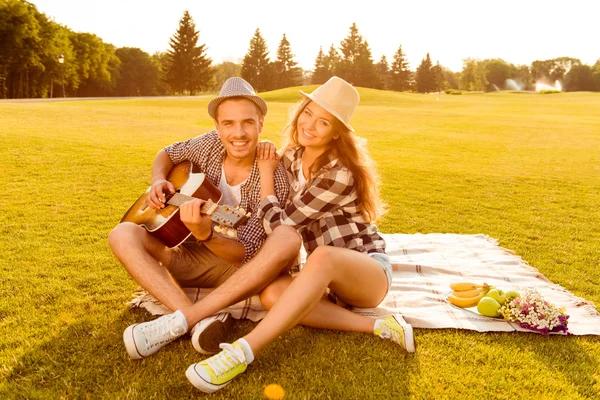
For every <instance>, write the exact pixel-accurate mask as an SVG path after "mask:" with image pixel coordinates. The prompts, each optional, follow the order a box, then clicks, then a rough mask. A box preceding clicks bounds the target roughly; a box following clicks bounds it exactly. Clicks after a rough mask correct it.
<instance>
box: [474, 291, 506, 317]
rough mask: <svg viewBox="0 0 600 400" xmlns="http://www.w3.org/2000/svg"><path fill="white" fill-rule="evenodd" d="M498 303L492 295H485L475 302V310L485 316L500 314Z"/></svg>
mask: <svg viewBox="0 0 600 400" xmlns="http://www.w3.org/2000/svg"><path fill="white" fill-rule="evenodd" d="M500 307H502V306H501V305H500V303H498V302H497V301H496V300H494V299H493V298H492V297H489V296H485V297H483V298H482V299H481V300H479V303H477V311H478V312H479V314H481V315H485V316H486V317H494V318H495V317H498V316H499V315H500Z"/></svg>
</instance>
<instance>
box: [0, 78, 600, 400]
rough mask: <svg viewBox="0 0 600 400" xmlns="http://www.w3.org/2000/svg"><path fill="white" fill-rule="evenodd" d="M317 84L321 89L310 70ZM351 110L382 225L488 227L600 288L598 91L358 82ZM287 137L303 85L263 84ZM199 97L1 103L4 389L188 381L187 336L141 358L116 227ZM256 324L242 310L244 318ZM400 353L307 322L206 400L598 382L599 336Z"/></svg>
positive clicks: (466, 342)
mask: <svg viewBox="0 0 600 400" xmlns="http://www.w3.org/2000/svg"><path fill="white" fill-rule="evenodd" d="M305 90H309V91H310V90H311V88H305ZM360 92H361V97H362V102H361V106H360V108H359V110H358V111H357V113H356V115H355V118H354V119H353V125H354V126H355V128H356V130H357V133H358V134H359V135H360V136H362V137H364V138H366V139H367V140H368V145H369V149H370V152H371V155H372V156H373V158H374V159H375V160H376V161H377V162H378V167H379V172H380V175H381V178H382V192H383V196H384V198H385V200H386V201H387V203H388V206H389V213H388V214H387V215H386V216H385V217H384V218H383V219H382V220H381V221H380V223H379V226H380V228H381V230H382V231H384V232H403V233H414V232H422V233H429V232H456V233H465V234H474V233H485V234H487V235H489V236H492V237H494V238H497V239H499V240H500V243H501V245H502V246H504V247H507V248H510V249H512V250H514V251H516V252H517V253H518V254H519V255H521V256H522V257H523V258H524V259H525V260H527V261H528V262H529V263H530V264H531V265H532V266H534V267H535V268H537V269H539V270H540V272H541V273H543V274H544V275H545V276H546V277H548V278H549V279H550V280H552V281H553V282H556V283H558V284H560V285H562V286H564V287H565V288H567V289H569V290H570V291H572V292H573V293H575V294H576V295H578V296H581V297H584V298H586V299H588V300H591V301H594V302H595V303H596V304H600V289H599V288H600V270H599V269H598V265H600V252H599V247H600V246H599V245H598V243H600V225H599V224H598V221H599V220H600V195H599V193H600V113H599V112H598V111H599V110H600V96H599V95H598V94H592V93H576V94H575V93H561V94H556V95H554V96H540V95H536V94H526V95H519V96H515V95H513V94H511V93H490V94H485V95H484V94H481V95H472V96H448V95H416V94H406V93H389V92H380V91H376V90H368V89H361V90H360ZM264 97H265V99H266V100H267V102H268V103H269V107H270V111H269V114H268V116H267V123H266V128H265V133H264V137H265V138H269V139H271V140H273V141H275V142H276V143H279V142H280V140H279V139H280V136H279V132H280V131H281V129H282V128H283V126H284V125H285V122H286V119H287V113H288V110H289V107H290V105H291V103H293V102H295V101H296V100H298V99H299V97H298V95H297V91H296V89H288V90H283V91H277V92H271V93H265V94H264ZM208 100H209V99H208V98H206V99H204V98H202V99H194V98H182V99H130V100H111V101H79V102H77V101H74V102H61V103H18V104H17V103H5V102H2V103H0V148H2V164H1V165H0V172H1V173H0V184H1V187H2V188H3V191H4V195H3V196H2V197H0V207H1V208H2V210H3V212H2V214H0V241H1V243H2V248H1V250H0V255H1V256H0V260H1V261H0V398H10V399H12V398H16V399H20V398H23V399H38V398H110V399H112V398H127V399H141V398H144V399H145V398H156V399H160V398H197V397H202V396H201V395H200V394H199V393H198V392H196V391H195V390H194V389H193V388H192V387H191V385H189V384H188V382H187V380H186V379H185V376H184V371H185V369H186V368H187V366H188V365H189V364H191V363H193V362H196V361H198V360H199V359H200V357H199V356H198V355H197V353H195V352H194V351H193V350H192V348H191V346H190V344H189V342H188V341H187V340H180V341H178V342H176V343H175V344H173V345H171V346H169V348H167V349H165V350H163V351H161V352H160V353H158V354H157V355H155V356H153V357H151V358H148V359H146V360H143V361H140V362H134V361H131V360H129V359H128V357H127V356H126V353H125V351H124V348H123V344H122V339H121V334H122V332H123V329H124V328H125V327H126V326H127V325H129V324H131V323H134V322H139V321H142V320H145V319H148V315H147V314H145V312H143V311H139V310H138V311H130V310H128V309H127V307H126V306H125V304H124V303H125V302H126V301H127V300H129V299H130V296H131V294H132V292H133V291H134V289H135V287H136V285H135V283H134V282H133V281H132V280H131V279H130V278H129V277H128V275H127V274H126V272H125V271H124V270H123V269H122V268H121V267H120V265H119V264H118V262H117V261H116V259H114V257H113V256H112V253H111V252H110V249H109V247H108V245H107V243H106V236H107V234H108V232H109V231H110V230H111V229H112V227H113V226H114V225H115V224H116V223H117V222H118V221H119V219H120V218H121V216H122V215H123V213H124V212H125V210H126V209H127V208H128V207H129V206H130V205H131V203H132V202H133V201H134V200H135V199H136V198H137V197H138V196H139V194H140V193H141V192H142V191H143V190H144V189H145V188H146V187H147V185H148V184H149V178H150V165H151V163H152V160H153V158H154V155H155V154H156V152H157V151H158V150H159V149H160V148H162V147H163V146H165V145H167V144H170V143H172V142H174V141H177V140H183V139H186V138H189V137H191V136H194V135H197V134H200V133H203V132H205V131H207V130H209V129H211V126H212V124H211V121H210V120H209V119H208V116H207V113H206V105H207V102H208ZM252 326H253V324H252V323H250V322H246V321H242V322H239V323H237V325H236V333H237V334H238V335H239V336H241V335H243V334H244V333H245V332H247V331H249V330H250V329H252ZM416 338H417V342H418V350H417V353H416V354H415V355H406V354H404V353H403V352H401V351H398V348H397V347H395V345H393V344H391V343H387V342H384V341H381V340H378V339H376V338H373V337H371V336H369V335H364V334H358V333H356V334H354V333H338V332H333V331H319V330H313V329H309V328H303V327H297V328H294V329H293V330H292V331H290V332H288V333H287V334H285V335H284V336H282V337H281V338H279V339H278V340H276V341H275V342H274V343H273V344H272V345H271V346H269V347H268V348H267V349H266V350H265V351H264V352H263V353H262V354H260V356H259V357H258V358H257V361H256V362H255V363H253V364H252V366H251V367H250V369H249V371H248V372H247V373H246V374H243V375H242V376H241V377H239V378H238V379H237V380H236V382H234V383H233V384H231V385H230V386H229V387H228V388H227V389H225V390H223V391H221V392H220V393H216V394H214V395H211V396H206V397H207V398H212V399H228V398H261V396H262V389H263V387H264V386H265V385H267V384H268V383H273V382H276V383H279V384H281V385H282V386H283V387H284V388H285V390H286V392H287V395H288V396H287V397H286V398H290V399H296V398H297V399H321V398H325V399H327V398H329V399H346V398H348V399H351V398H355V399H365V398H400V399H403V398H406V399H430V398H459V397H460V398H469V399H472V398H473V399H474V398H480V397H483V398H494V399H515V398H518V399H593V398H598V397H597V396H598V394H599V393H600V340H599V338H598V337H548V338H546V337H542V336H538V335H535V334H523V333H514V334H509V333H490V334H481V333H475V332H469V331H457V330H424V329H418V330H416Z"/></svg>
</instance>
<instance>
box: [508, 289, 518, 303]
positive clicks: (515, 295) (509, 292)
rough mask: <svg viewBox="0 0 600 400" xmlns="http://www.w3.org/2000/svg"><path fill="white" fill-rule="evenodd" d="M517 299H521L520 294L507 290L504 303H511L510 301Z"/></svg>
mask: <svg viewBox="0 0 600 400" xmlns="http://www.w3.org/2000/svg"><path fill="white" fill-rule="evenodd" d="M517 297H521V294H520V293H519V292H517V291H516V290H509V291H508V292H506V301H507V302H508V301H511V300H512V299H516V298H517Z"/></svg>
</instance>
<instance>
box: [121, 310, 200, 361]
mask: <svg viewBox="0 0 600 400" xmlns="http://www.w3.org/2000/svg"><path fill="white" fill-rule="evenodd" d="M187 328H188V327H187V322H186V320H185V316H184V315H183V313H182V312H181V311H179V310H177V311H175V312H174V313H172V314H168V315H163V316H162V317H160V318H157V319H155V320H154V321H150V322H144V323H141V324H135V325H130V326H128V327H127V329H125V332H123V342H125V349H126V350H127V353H128V354H129V357H131V358H133V359H134V360H139V359H141V358H143V357H147V356H149V355H151V354H154V353H156V352H157V351H158V350H160V349H161V348H163V347H164V346H166V345H167V344H169V343H171V342H172V341H173V340H175V339H177V338H178V337H180V336H183V335H184V334H185V333H186V332H187Z"/></svg>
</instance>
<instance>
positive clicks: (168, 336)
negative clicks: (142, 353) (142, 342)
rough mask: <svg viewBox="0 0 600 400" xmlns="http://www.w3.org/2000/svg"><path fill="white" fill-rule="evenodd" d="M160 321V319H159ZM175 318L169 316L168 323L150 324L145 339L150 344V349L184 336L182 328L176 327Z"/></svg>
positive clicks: (154, 322)
mask: <svg viewBox="0 0 600 400" xmlns="http://www.w3.org/2000/svg"><path fill="white" fill-rule="evenodd" d="M159 319H160V318H159ZM175 322H176V318H175V316H174V315H173V316H169V319H167V320H166V321H164V322H163V321H159V320H156V321H153V322H152V323H150V324H148V325H147V326H146V327H145V328H146V329H144V331H145V332H144V337H145V339H146V343H149V344H150V346H149V348H152V347H154V346H158V345H161V344H163V343H165V342H169V341H171V340H173V339H176V338H178V337H179V336H181V335H182V334H183V332H182V329H181V326H179V325H176V324H175Z"/></svg>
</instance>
